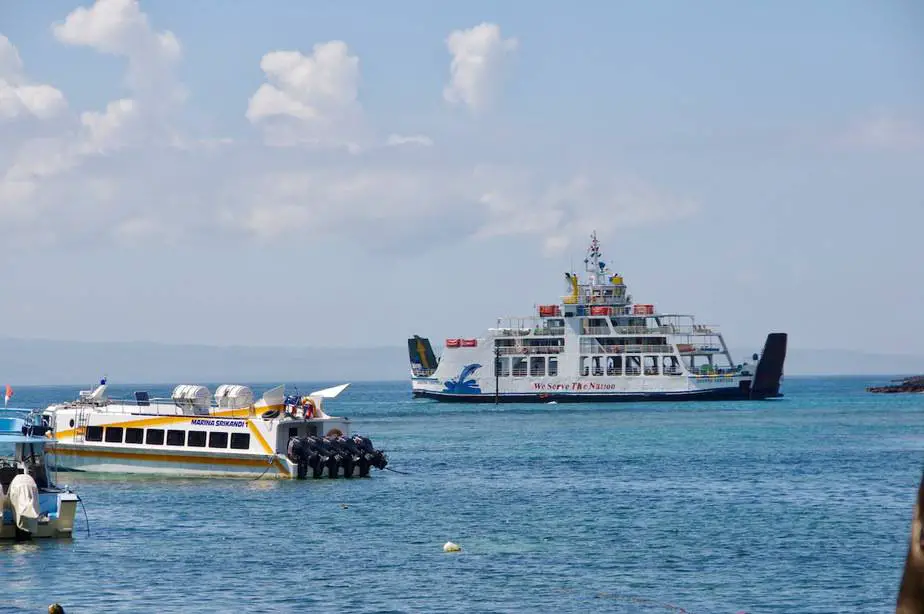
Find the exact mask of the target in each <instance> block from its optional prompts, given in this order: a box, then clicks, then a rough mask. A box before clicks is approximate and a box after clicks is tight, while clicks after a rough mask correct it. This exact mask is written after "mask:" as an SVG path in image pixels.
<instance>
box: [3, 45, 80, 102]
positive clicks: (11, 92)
mask: <svg viewBox="0 0 924 614" xmlns="http://www.w3.org/2000/svg"><path fill="white" fill-rule="evenodd" d="M66 108H67V102H66V101H65V100H64V94H62V93H61V92H60V91H58V90H57V89H55V88H53V87H51V86H50V85H43V84H39V85H32V84H30V83H29V82H28V80H27V79H26V78H25V76H24V74H23V65H22V60H21V59H20V57H19V52H18V51H17V50H16V47H15V46H14V45H13V43H11V42H10V39H8V38H7V37H6V36H3V35H2V34H0V120H4V119H6V120H11V119H19V118H22V117H26V116H29V115H31V116H33V117H36V118H38V119H50V118H52V117H55V116H57V115H60V114H61V113H63V112H64V110H65V109H66Z"/></svg>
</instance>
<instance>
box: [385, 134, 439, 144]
mask: <svg viewBox="0 0 924 614" xmlns="http://www.w3.org/2000/svg"><path fill="white" fill-rule="evenodd" d="M385 145H387V146H389V147H398V146H400V145H420V146H421V147H432V146H433V139H431V138H430V137H428V136H425V135H423V134H415V135H411V136H404V135H402V134H390V135H388V139H386V141H385Z"/></svg>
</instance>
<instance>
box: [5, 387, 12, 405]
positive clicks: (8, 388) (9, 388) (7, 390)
mask: <svg viewBox="0 0 924 614" xmlns="http://www.w3.org/2000/svg"><path fill="white" fill-rule="evenodd" d="M11 396H13V388H12V386H10V385H9V384H7V385H6V395H4V397H3V404H4V405H6V404H7V403H9V402H10V397H11Z"/></svg>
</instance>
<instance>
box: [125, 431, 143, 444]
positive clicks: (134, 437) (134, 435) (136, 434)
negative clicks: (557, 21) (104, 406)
mask: <svg viewBox="0 0 924 614" xmlns="http://www.w3.org/2000/svg"><path fill="white" fill-rule="evenodd" d="M125 443H144V429H125Z"/></svg>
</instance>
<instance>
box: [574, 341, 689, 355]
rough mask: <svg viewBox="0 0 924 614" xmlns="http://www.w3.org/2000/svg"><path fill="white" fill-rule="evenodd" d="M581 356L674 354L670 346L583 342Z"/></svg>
mask: <svg viewBox="0 0 924 614" xmlns="http://www.w3.org/2000/svg"><path fill="white" fill-rule="evenodd" d="M580 351H581V354H673V353H674V348H673V347H672V346H670V345H617V344H607V343H597V342H589V341H582V342H581V345H580Z"/></svg>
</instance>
